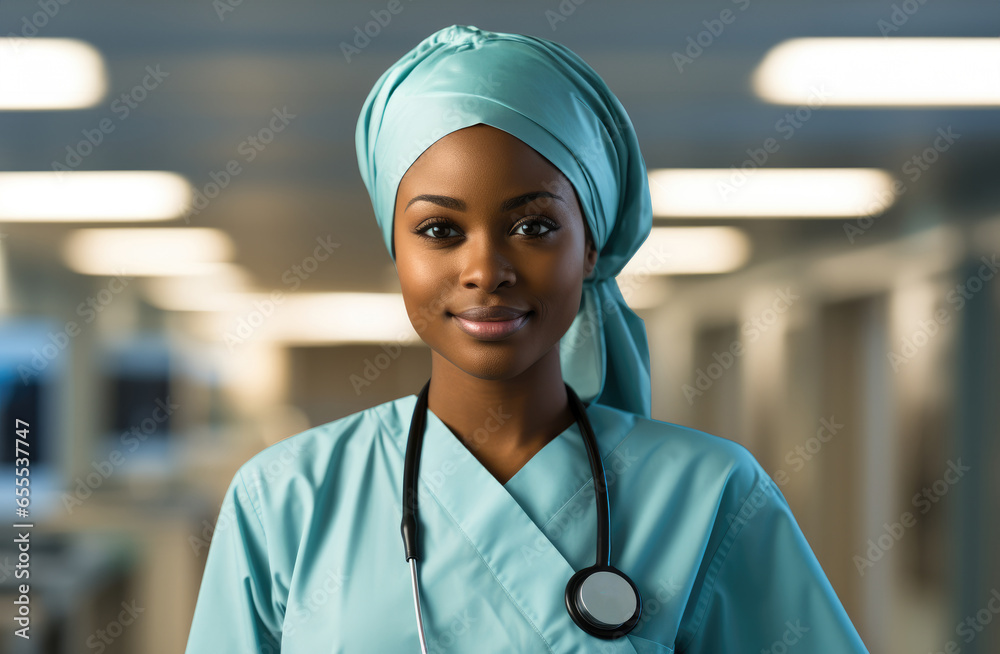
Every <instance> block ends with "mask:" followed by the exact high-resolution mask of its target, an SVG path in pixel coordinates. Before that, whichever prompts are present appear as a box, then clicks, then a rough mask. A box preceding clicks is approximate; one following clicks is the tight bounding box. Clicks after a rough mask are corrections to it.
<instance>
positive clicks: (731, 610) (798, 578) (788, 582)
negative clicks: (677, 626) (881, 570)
mask: <svg viewBox="0 0 1000 654" xmlns="http://www.w3.org/2000/svg"><path fill="white" fill-rule="evenodd" d="M760 474H762V475H763V476H762V477H761V476H758V480H757V483H756V485H755V486H754V487H753V490H752V491H751V492H750V494H749V496H748V497H747V499H746V501H745V502H744V503H743V505H742V506H741V507H740V510H739V511H738V512H737V513H736V515H735V516H728V517H727V518H723V525H725V524H726V523H727V522H728V529H727V530H726V532H725V536H724V537H723V539H722V541H721V543H720V544H719V546H718V549H717V550H716V552H715V553H714V555H713V556H712V558H711V562H710V563H709V564H708V566H707V568H706V569H704V570H702V571H701V572H700V573H699V576H703V580H704V581H703V583H701V584H700V588H701V591H700V593H699V595H698V597H697V598H696V599H694V601H693V604H692V606H693V610H694V614H693V616H692V620H693V621H692V622H691V623H690V624H691V625H692V626H691V627H690V630H689V631H688V633H687V635H686V637H685V634H684V632H683V630H682V632H681V634H679V639H678V649H677V651H678V652H685V653H689V654H702V653H704V654H709V653H711V652H758V651H759V652H784V651H791V650H793V649H794V650H797V651H802V652H817V653H826V652H829V653H831V654H833V653H837V654H848V653H859V652H860V653H865V654H867V652H868V650H867V648H866V647H865V645H864V643H863V642H862V641H861V638H860V637H859V636H858V633H857V631H856V630H855V628H854V625H853V624H852V623H851V620H850V618H849V617H848V616H847V613H846V611H845V610H844V608H843V606H842V605H841V603H840V600H839V599H838V598H837V595H836V593H835V592H834V590H833V588H832V586H831V585H830V582H829V580H828V579H827V576H826V574H825V573H824V572H823V569H822V568H821V567H820V564H819V561H817V559H816V556H815V554H814V553H813V551H812V549H811V548H810V546H809V543H808V542H807V541H806V539H805V536H804V535H803V534H802V531H801V529H800V528H799V526H798V523H797V522H796V521H795V518H794V516H793V514H792V511H791V509H790V508H789V506H788V503H787V502H786V501H785V498H784V496H783V495H782V494H781V491H780V490H778V487H777V485H776V484H775V483H774V481H773V480H772V479H771V478H770V477H768V476H767V475H766V473H763V471H762V470H761V471H760ZM723 528H725V527H723Z"/></svg>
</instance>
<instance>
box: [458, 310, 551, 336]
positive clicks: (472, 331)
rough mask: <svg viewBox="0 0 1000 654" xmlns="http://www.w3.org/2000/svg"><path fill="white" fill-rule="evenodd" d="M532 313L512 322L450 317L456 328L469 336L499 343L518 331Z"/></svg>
mask: <svg viewBox="0 0 1000 654" xmlns="http://www.w3.org/2000/svg"><path fill="white" fill-rule="evenodd" d="M532 313H534V312H532V311H529V312H528V313H526V314H524V315H522V316H519V317H517V318H514V319H513V320H491V321H476V320H466V319H465V318H462V317H460V316H456V315H454V314H452V316H451V317H452V318H454V319H455V322H456V324H457V325H458V328H459V329H461V330H462V331H463V332H465V333H466V334H468V335H469V336H472V337H473V338H477V339H479V340H483V341H499V340H501V339H504V338H507V337H508V336H510V335H511V334H514V333H515V332H517V331H518V330H520V329H521V327H523V326H524V324H525V323H526V322H527V321H528V316H530V315H531V314H532Z"/></svg>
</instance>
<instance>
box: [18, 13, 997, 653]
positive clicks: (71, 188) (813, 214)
mask: <svg viewBox="0 0 1000 654" xmlns="http://www.w3.org/2000/svg"><path fill="white" fill-rule="evenodd" d="M626 6H627V9H626V8H625V7H626ZM452 24H462V25H475V26H478V27H480V28H482V29H485V30H493V31H498V32H517V33H524V34H532V35H536V36H538V37H541V38H546V39H552V40H554V41H558V42H560V43H565V44H566V45H567V46H568V47H570V48H571V49H572V50H573V51H575V52H577V53H579V54H580V56H581V57H582V58H583V59H585V60H586V61H587V62H588V63H589V64H591V65H592V66H593V68H594V69H595V70H596V71H597V72H598V73H599V74H600V75H601V77H602V78H603V79H604V80H606V81H607V83H608V86H609V87H610V88H611V89H613V91H614V93H615V94H616V95H617V96H618V98H620V100H621V103H622V105H623V106H624V108H625V109H626V110H627V112H628V115H629V117H630V119H631V121H632V123H633V125H634V127H635V133H636V135H637V137H638V141H639V145H640V146H641V149H642V154H643V157H644V160H645V165H646V170H647V177H648V182H649V193H650V201H651V205H652V231H651V233H650V235H649V237H648V238H647V239H646V240H645V241H644V242H643V244H642V246H641V247H640V248H639V250H638V252H637V253H636V254H635V255H634V256H633V257H632V259H631V260H629V262H628V263H627V264H626V265H625V266H624V269H623V270H622V271H621V273H620V274H619V275H618V276H617V282H618V287H619V289H620V290H621V293H622V295H623V296H624V298H625V300H626V302H627V303H628V305H629V307H631V308H632V309H633V310H634V311H635V313H636V314H637V315H638V316H639V317H640V318H642V320H643V322H644V323H645V330H646V336H647V339H648V344H649V354H650V357H649V358H650V382H651V387H652V418H654V419H656V420H660V421H664V422H668V423H674V424H677V425H683V426H686V427H691V428H694V429H697V430H701V431H704V432H707V433H709V434H714V435H716V436H720V437H722V438H725V439H729V440H732V441H735V442H737V443H739V444H741V445H743V446H744V447H745V448H747V449H748V450H749V451H750V452H751V453H752V454H753V456H754V457H755V458H756V459H757V461H759V462H760V464H761V466H762V467H763V468H764V470H765V471H766V472H767V473H768V475H770V476H771V478H772V479H773V480H774V481H775V483H776V484H777V486H778V488H779V489H780V491H781V494H782V495H783V496H784V498H785V499H786V500H787V502H788V505H789V506H790V508H791V510H792V512H793V513H794V516H795V518H796V520H797V521H798V523H799V525H800V527H801V529H802V532H803V534H804V535H805V537H806V539H807V540H808V543H809V545H810V546H811V548H812V549H813V551H814V552H815V555H816V557H817V559H818V561H819V563H820V564H821V566H822V568H823V571H824V572H825V573H826V575H827V576H828V578H829V580H830V582H831V584H832V586H833V588H834V590H835V591H836V594H837V596H838V597H839V598H840V600H841V602H842V603H843V606H844V608H845V609H846V611H847V613H848V615H849V616H850V618H851V620H852V621H853V623H854V625H855V627H856V628H857V631H858V633H859V634H860V636H861V637H862V639H863V640H864V643H865V644H866V645H867V647H868V648H869V650H870V651H871V652H873V653H874V652H878V653H884V654H910V653H913V652H919V653H921V654H923V653H925V652H928V653H933V654H937V653H939V652H961V653H962V654H991V653H995V652H1000V560H998V557H997V554H996V553H997V552H1000V519H998V518H1000V475H998V474H997V473H996V470H998V469H1000V429H998V427H997V425H998V424H1000V401H998V400H1000V274H998V273H1000V182H998V180H1000V83H998V81H997V80H998V76H997V71H1000V40H998V39H997V36H996V26H997V25H1000V6H998V4H997V3H996V2H986V1H985V0H963V1H960V2H952V3H939V4H935V3H932V2H916V1H915V0H914V1H913V2H909V1H907V2H899V1H898V0H880V1H878V2H860V1H850V2H843V3H835V4H829V5H812V4H810V5H808V6H806V5H803V4H802V3H793V2H791V1H790V0H754V1H753V2H751V0H731V1H730V0H725V1H724V2H718V3H715V4H706V3H704V2H696V1H695V0H681V1H678V2H674V3H656V2H651V1H645V0H644V1H641V2H629V3H625V4H624V5H623V4H621V3H612V2H608V1H606V0H605V1H601V0H587V1H584V0H573V2H569V0H566V1H565V2H561V3H560V2H555V1H553V2H545V3H540V4H539V3H532V2H527V1H526V0H516V1H514V2H508V3H492V4H491V3H446V2H443V1H441V0H426V1H424V2H400V1H399V0H392V1H391V2H386V1H384V0H377V1H375V2H367V3H361V2H353V1H352V2H348V1H343V2H341V1H335V2H331V3H321V4H316V3H311V2H306V1H304V0H289V1H288V2H285V3H281V4H279V3H249V2H241V1H240V0H216V1H215V2H209V1H202V2H189V1H184V2H172V3H166V2H152V3H143V4H136V3H128V2H125V1H124V0H98V1H96V2H91V3H80V4H79V6H78V4H77V3H71V2H68V0H67V1H65V2H64V1H63V0H60V1H59V2H54V1H52V2H48V1H47V0H37V1H30V2H15V3H3V4H2V5H0V27H2V28H3V29H0V425H2V430H0V441H2V446H3V450H2V452H0V488H3V489H4V490H3V491H2V492H3V500H2V501H3V502H4V503H5V505H6V506H7V507H9V510H10V511H11V513H10V514H8V515H9V516H10V523H9V524H10V526H9V527H8V528H7V529H6V535H5V536H4V537H3V538H2V539H0V624H2V625H4V627H3V631H2V633H0V654H7V653H9V654H37V653H44V654H79V653H80V652H91V651H94V652H98V653H104V654H117V653H138V652H141V653H142V654H173V653H176V652H183V651H184V649H185V646H186V643H187V641H188V634H189V631H190V629H191V624H192V618H193V615H194V610H195V605H196V601H197V599H198V593H199V588H200V586H201V581H202V576H203V574H204V570H205V564H206V556H207V554H208V552H209V548H210V546H211V544H212V542H213V534H214V533H215V531H216V529H217V527H219V526H220V524H222V523H223V521H226V520H228V519H229V517H227V516H226V515H225V514H223V515H220V508H221V506H222V500H223V496H224V494H225V492H226V490H227V488H228V487H229V484H230V482H231V481H232V480H233V478H234V475H235V474H236V472H237V470H238V469H239V468H240V467H241V466H242V465H243V464H244V463H245V462H247V461H248V460H249V459H250V458H251V457H253V456H254V455H256V454H257V453H259V452H261V451H262V450H263V449H265V448H267V447H269V446H271V445H274V444H276V443H279V442H280V441H282V440H283V439H285V438H287V437H290V436H293V435H295V434H298V433H300V432H302V431H304V430H307V429H309V428H311V427H315V426H318V425H322V424H325V423H327V422H330V421H333V420H337V419H340V418H343V417H345V416H349V415H351V414H354V413H357V412H360V411H363V410H365V409H369V408H371V407H374V406H376V405H379V404H382V403H385V402H389V401H391V400H394V399H397V398H401V397H404V396H408V395H412V394H416V393H418V392H419V391H420V389H421V387H422V386H423V385H424V383H425V382H426V381H427V380H428V378H429V376H430V371H431V367H430V362H431V349H430V347H429V346H428V345H427V344H425V343H424V342H423V341H422V340H421V339H420V336H419V334H418V332H417V330H416V329H415V324H416V323H419V322H421V321H426V320H433V319H434V318H435V316H438V314H439V313H440V306H421V307H410V311H409V312H408V311H407V307H406V306H405V305H404V302H403V296H402V289H401V286H400V282H399V278H398V277H397V271H396V268H395V266H394V263H393V260H392V258H390V256H389V253H388V252H387V250H386V246H385V242H384V239H383V233H382V232H381V231H380V229H379V225H378V224H377V222H376V220H375V214H374V210H373V206H372V202H371V200H370V197H369V194H368V192H367V190H366V187H365V185H364V183H363V181H362V178H361V176H360V175H359V168H358V156H357V155H358V151H357V145H356V140H355V139H356V136H357V134H356V126H357V123H358V114H359V110H360V108H361V107H362V103H363V102H364V100H365V98H366V95H367V93H368V92H369V90H370V89H371V88H372V85H373V84H374V83H375V82H376V80H377V79H378V77H379V75H380V74H381V73H382V71H385V70H386V68H387V67H388V66H389V65H390V64H392V63H393V62H395V61H397V60H398V59H399V58H400V57H402V56H403V55H404V54H406V53H407V52H409V51H410V50H411V48H413V47H414V46H415V45H416V44H417V43H419V42H420V41H421V39H423V38H425V37H426V36H427V35H428V34H431V33H432V32H433V31H435V30H438V29H440V28H442V27H445V26H448V25H452ZM46 62H48V63H46ZM51 62H56V63H55V64H52V63H51ZM831 62H833V63H831ZM941 62H946V63H941ZM36 64H37V66H38V68H37V69H36V68H32V66H35V65H36ZM803 71H805V72H803ZM824 75H825V76H826V77H824ZM991 75H992V76H991ZM489 83H490V82H489V80H488V79H484V84H489ZM908 85H909V86H908ZM914 89H915V90H914ZM855 90H856V91H857V95H851V93H852V91H855ZM878 93H884V94H888V95H878ZM866 94H873V95H866ZM892 94H895V95H892ZM29 470H30V473H29ZM991 470H993V471H994V472H990V471H991ZM29 488H30V493H28V492H27V489H29ZM19 489H20V490H19ZM614 490H615V489H614V488H613V487H612V489H611V492H614ZM22 491H23V492H22ZM643 499H644V498H642V497H638V498H634V501H635V502H642V501H643ZM630 501H632V500H630ZM386 510H387V511H388V510H389V509H388V508H387V509H386ZM392 510H393V511H398V510H399V507H398V505H395V506H394V507H392ZM586 533H587V534H590V532H589V531H587V532H586ZM670 537H672V538H683V537H684V535H683V534H673V535H671V536H670ZM589 538H590V537H589V536H588V539H589ZM391 546H393V547H396V546H398V547H399V549H400V553H399V554H400V555H399V570H398V571H396V572H398V574H399V576H400V577H401V578H402V579H403V580H404V581H405V582H406V584H409V583H410V582H409V578H408V568H407V566H406V564H405V561H404V558H403V551H402V544H401V543H397V542H393V543H391ZM650 547H656V544H655V543H651V544H650ZM991 552H992V554H991ZM29 572H30V576H29ZM26 585H28V586H30V588H26V587H25V586H26ZM407 600H409V598H407ZM554 601H561V598H555V599H554ZM324 602H325V600H324V599H323V598H318V599H317V603H316V607H315V609H316V610H317V611H323V610H324ZM411 618H412V613H408V614H407V619H411ZM789 620H790V621H791V622H792V623H794V620H795V616H789ZM29 625H30V631H26V632H25V631H21V633H20V634H19V633H18V632H19V630H22V629H24V628H25V627H28V626H29ZM26 634H30V638H27V637H25V635H26ZM778 642H780V641H778ZM781 646H782V647H785V649H786V650H787V652H790V653H794V652H807V651H811V650H810V649H809V646H808V643H807V642H803V643H802V644H801V645H798V646H796V645H795V644H789V643H788V642H785V643H784V644H782V645H781ZM666 649H667V648H666V647H663V650H664V651H666ZM649 651H652V650H649ZM773 651H779V650H778V649H775V650H773ZM678 654H680V650H679V649H678Z"/></svg>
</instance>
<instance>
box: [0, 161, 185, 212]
mask: <svg viewBox="0 0 1000 654" xmlns="http://www.w3.org/2000/svg"><path fill="white" fill-rule="evenodd" d="M190 201H191V185H190V184H188V181H187V180H186V179H185V178H184V177H182V176H181V175H178V174H177V173H172V172H166V171H156V170H122V171H118V170H101V171H92V172H90V171H87V172H83V171H70V172H56V171H42V172H14V173H0V222H4V221H6V222H14V221H19V222H20V221H24V222H74V221H89V222H95V221H115V220H119V221H141V220H172V219H174V218H179V217H181V216H183V215H184V212H185V211H187V207H188V205H189V204H190Z"/></svg>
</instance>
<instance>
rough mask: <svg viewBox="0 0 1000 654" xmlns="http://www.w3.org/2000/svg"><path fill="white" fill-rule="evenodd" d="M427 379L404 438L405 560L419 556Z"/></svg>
mask: <svg viewBox="0 0 1000 654" xmlns="http://www.w3.org/2000/svg"><path fill="white" fill-rule="evenodd" d="M430 386H431V380H429V379H428V380H427V383H426V384H424V387H423V388H422V389H421V390H420V394H419V395H418V396H417V405H416V407H415V408H414V410H413V418H412V419H411V420H410V435H409V437H408V438H407V439H406V458H405V460H404V461H403V520H402V523H401V524H400V526H399V531H400V534H401V535H402V537H403V548H404V550H405V551H406V560H407V561H409V560H410V559H418V560H419V558H420V550H419V548H418V547H417V472H418V471H419V469H420V450H421V449H422V446H423V444H424V425H425V423H426V421H427V391H428V389H430Z"/></svg>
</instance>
